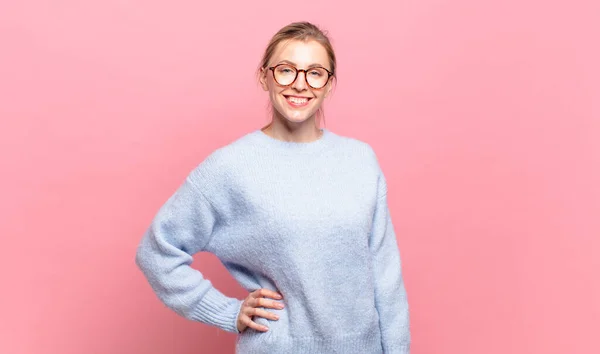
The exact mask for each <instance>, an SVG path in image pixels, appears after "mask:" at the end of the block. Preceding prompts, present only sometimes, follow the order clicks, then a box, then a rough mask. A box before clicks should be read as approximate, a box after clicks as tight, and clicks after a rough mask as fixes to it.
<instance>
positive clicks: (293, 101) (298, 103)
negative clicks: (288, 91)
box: [284, 95, 312, 107]
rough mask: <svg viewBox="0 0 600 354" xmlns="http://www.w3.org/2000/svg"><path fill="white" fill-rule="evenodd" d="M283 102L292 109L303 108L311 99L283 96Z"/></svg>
mask: <svg viewBox="0 0 600 354" xmlns="http://www.w3.org/2000/svg"><path fill="white" fill-rule="evenodd" d="M284 97H285V100H286V101H287V103H289V104H290V105H291V106H292V107H304V106H306V105H307V104H308V102H309V101H310V100H311V99H312V98H311V97H298V96H285V95H284Z"/></svg>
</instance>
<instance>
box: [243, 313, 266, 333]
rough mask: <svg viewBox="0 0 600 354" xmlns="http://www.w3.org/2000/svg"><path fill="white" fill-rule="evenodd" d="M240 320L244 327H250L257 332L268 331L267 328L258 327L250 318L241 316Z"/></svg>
mask: <svg viewBox="0 0 600 354" xmlns="http://www.w3.org/2000/svg"><path fill="white" fill-rule="evenodd" d="M241 320H242V323H243V324H245V325H246V327H250V328H252V329H255V330H257V331H261V332H266V331H268V330H269V328H268V327H266V326H263V325H260V324H258V323H256V322H254V321H252V320H251V319H250V317H248V316H243V317H242V319H241Z"/></svg>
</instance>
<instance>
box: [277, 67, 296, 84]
mask: <svg viewBox="0 0 600 354" xmlns="http://www.w3.org/2000/svg"><path fill="white" fill-rule="evenodd" d="M273 75H274V76H275V81H277V82H278V83H279V84H280V85H289V84H291V83H292V82H294V79H295V78H296V68H294V67H293V66H291V65H287V64H283V65H278V66H277V67H276V68H275V70H273Z"/></svg>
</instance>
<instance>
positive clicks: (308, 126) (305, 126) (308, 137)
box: [261, 116, 323, 143]
mask: <svg viewBox="0 0 600 354" xmlns="http://www.w3.org/2000/svg"><path fill="white" fill-rule="evenodd" d="M283 120H285V119H283ZM261 130H262V131H263V132H264V133H265V134H267V135H269V136H270V137H272V138H274V139H277V140H282V141H289V142H298V143H306V142H311V141H315V140H318V139H320V138H321V136H322V134H323V132H322V131H321V129H319V128H318V127H317V126H316V124H315V119H314V116H313V117H311V118H309V119H307V120H306V121H304V122H301V123H290V122H289V121H287V120H286V122H282V121H281V120H280V119H277V118H273V120H272V121H271V123H269V124H268V125H266V126H264V127H263V128H261Z"/></svg>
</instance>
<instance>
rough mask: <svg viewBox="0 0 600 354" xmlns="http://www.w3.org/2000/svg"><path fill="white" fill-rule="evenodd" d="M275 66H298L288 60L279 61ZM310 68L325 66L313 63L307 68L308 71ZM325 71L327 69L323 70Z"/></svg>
mask: <svg viewBox="0 0 600 354" xmlns="http://www.w3.org/2000/svg"><path fill="white" fill-rule="evenodd" d="M277 64H291V65H293V66H296V67H297V66H298V65H296V63H294V62H292V61H289V60H281V61H280V62H279V63H277ZM310 68H325V66H324V65H321V64H316V63H315V64H310V65H309V66H308V69H310ZM325 69H327V68H325Z"/></svg>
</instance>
